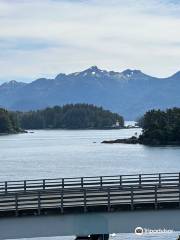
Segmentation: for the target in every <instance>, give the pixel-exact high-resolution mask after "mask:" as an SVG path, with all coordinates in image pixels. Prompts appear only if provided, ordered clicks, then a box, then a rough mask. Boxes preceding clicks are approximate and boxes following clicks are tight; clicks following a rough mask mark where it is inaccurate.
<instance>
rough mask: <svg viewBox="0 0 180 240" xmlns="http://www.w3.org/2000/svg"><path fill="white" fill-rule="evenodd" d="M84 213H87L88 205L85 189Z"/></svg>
mask: <svg viewBox="0 0 180 240" xmlns="http://www.w3.org/2000/svg"><path fill="white" fill-rule="evenodd" d="M84 212H85V213H86V212H87V205H86V189H84Z"/></svg>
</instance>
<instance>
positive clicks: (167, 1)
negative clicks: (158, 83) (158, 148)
mask: <svg viewBox="0 0 180 240" xmlns="http://www.w3.org/2000/svg"><path fill="white" fill-rule="evenodd" d="M92 65H97V66H98V67H99V68H101V69H106V70H114V71H119V72H120V71H123V70H125V69H127V68H128V69H129V68H130V69H140V70H141V71H143V72H145V73H146V74H149V75H153V76H157V77H167V76H170V75H172V74H173V73H175V72H177V71H180V0H0V82H1V83H2V82H5V81H10V80H17V81H25V82H29V81H32V80H34V79H36V78H39V77H47V78H53V77H55V76H56V75H57V74H58V73H61V72H62V73H71V72H76V71H81V70H84V69H86V68H88V67H90V66H92Z"/></svg>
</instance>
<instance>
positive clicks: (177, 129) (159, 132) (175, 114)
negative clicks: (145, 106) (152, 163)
mask: <svg viewBox="0 0 180 240" xmlns="http://www.w3.org/2000/svg"><path fill="white" fill-rule="evenodd" d="M138 124H139V126H141V127H142V134H141V135H140V136H139V137H135V136H133V137H131V138H128V139H116V140H111V141H103V143H127V144H137V143H139V144H144V145H154V146H156V145H180V108H172V109H167V110H166V111H161V110H151V111H148V112H147V113H146V114H145V115H144V116H143V117H142V118H140V119H139V123H138Z"/></svg>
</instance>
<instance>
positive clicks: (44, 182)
mask: <svg viewBox="0 0 180 240" xmlns="http://www.w3.org/2000/svg"><path fill="white" fill-rule="evenodd" d="M45 188H46V180H45V179H43V190H45Z"/></svg>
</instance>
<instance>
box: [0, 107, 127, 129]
mask: <svg viewBox="0 0 180 240" xmlns="http://www.w3.org/2000/svg"><path fill="white" fill-rule="evenodd" d="M116 121H118V122H119V125H120V127H123V126H124V120H123V117H121V116H120V115H118V114H116V113H112V112H110V111H108V110H104V109H103V108H102V107H96V106H94V105H90V104H67V105H64V106H62V107H61V106H55V107H52V108H50V107H48V108H46V109H43V110H37V111H29V112H8V111H7V110H4V109H1V111H0V133H6V132H7V133H11V132H19V131H21V129H106V128H111V127H112V125H113V124H115V123H116Z"/></svg>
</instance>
